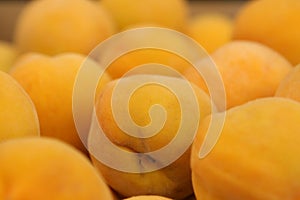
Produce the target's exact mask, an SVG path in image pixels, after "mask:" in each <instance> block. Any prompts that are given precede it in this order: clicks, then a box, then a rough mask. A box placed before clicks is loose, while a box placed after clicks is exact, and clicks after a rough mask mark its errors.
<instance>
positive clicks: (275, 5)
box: [233, 0, 300, 65]
mask: <svg viewBox="0 0 300 200" xmlns="http://www.w3.org/2000/svg"><path fill="white" fill-rule="evenodd" d="M299 10H300V1H299V0H275V1H274V0H261V1H249V2H246V4H245V6H244V7H242V8H241V9H240V11H239V13H238V14H237V16H236V22H235V25H234V33H233V38H234V39H246V40H253V41H258V42H261V43H263V44H265V45H267V46H269V47H271V48H273V49H275V50H276V51H278V52H279V53H281V54H282V55H284V56H285V57H286V58H287V59H288V60H289V61H290V62H291V63H292V64H293V65H296V64H298V63H300V51H299V49H300V37H299V35H300V26H299V21H300V12H299Z"/></svg>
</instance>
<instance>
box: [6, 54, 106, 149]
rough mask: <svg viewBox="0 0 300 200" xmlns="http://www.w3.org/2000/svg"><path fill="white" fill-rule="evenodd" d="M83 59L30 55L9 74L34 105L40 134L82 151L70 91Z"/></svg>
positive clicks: (75, 56) (81, 57) (79, 57)
mask: <svg viewBox="0 0 300 200" xmlns="http://www.w3.org/2000/svg"><path fill="white" fill-rule="evenodd" d="M85 59H86V58H85V56H83V55H80V54H75V53H66V54H60V55H57V56H55V57H48V56H45V55H42V54H36V53H32V54H27V55H24V56H23V57H22V58H20V59H19V60H18V62H17V63H16V64H15V66H14V67H13V69H12V70H11V72H10V74H11V75H12V76H13V77H14V78H15V79H16V80H17V81H18V82H19V83H20V84H21V85H22V86H23V88H24V89H25V90H26V91H27V93H28V94H29V95H30V97H31V98H32V100H33V102H34V104H35V106H36V109H37V113H38V116H39V119H40V125H41V135H42V136H50V137H56V138H59V139H61V140H63V141H65V142H68V143H70V144H72V145H74V146H75V147H77V148H78V149H80V150H82V151H84V152H85V151H86V148H85V147H84V146H83V144H82V142H81V140H80V138H79V136H78V134H77V131H76V128H75V125H74V120H73V113H72V92H73V85H74V82H75V80H76V75H77V72H78V70H79V69H80V66H81V64H83V62H84V61H85ZM99 69H101V68H100V66H99ZM106 78H107V80H106V81H109V80H110V78H109V77H108V76H106ZM106 81H103V84H104V83H105V82H106ZM87 82H88V80H87ZM101 84H102V83H101Z"/></svg>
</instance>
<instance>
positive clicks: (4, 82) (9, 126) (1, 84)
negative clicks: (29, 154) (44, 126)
mask: <svg viewBox="0 0 300 200" xmlns="http://www.w3.org/2000/svg"><path fill="white" fill-rule="evenodd" d="M39 134H40V127H39V120H38V116H37V113H36V110H35V107H34V105H33V103H32V101H31V99H30V97H29V96H28V94H27V93H26V92H25V90H24V89H23V88H22V87H21V85H20V84H19V83H18V82H17V81H15V80H14V79H13V78H12V77H11V76H10V75H8V74H7V73H5V72H2V71H0V141H2V140H5V139H11V138H16V137H24V136H39Z"/></svg>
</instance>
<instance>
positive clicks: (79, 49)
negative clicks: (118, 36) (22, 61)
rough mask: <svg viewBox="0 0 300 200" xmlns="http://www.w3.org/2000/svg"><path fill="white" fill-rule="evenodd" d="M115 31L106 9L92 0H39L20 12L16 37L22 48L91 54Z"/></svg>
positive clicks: (17, 43)
mask: <svg viewBox="0 0 300 200" xmlns="http://www.w3.org/2000/svg"><path fill="white" fill-rule="evenodd" d="M113 33H114V23H113V21H112V19H111V18H110V17H109V15H108V14H107V13H106V11H105V10H104V9H103V8H102V7H101V6H99V5H98V4H96V3H95V2H92V1H89V0H39V1H32V2H29V3H27V5H26V6H25V7H24V9H23V11H22V13H21V14H20V16H19V18H18V21H17V24H16V30H15V36H14V41H15V43H16V45H17V48H18V49H19V50H20V51H21V52H40V53H44V54H49V55H54V54H59V53H63V52H76V53H82V54H88V53H90V51H91V50H92V49H93V48H94V47H96V45H98V44H99V43H100V42H102V41H103V40H105V39H106V38H108V37H109V36H111V35H112V34H113Z"/></svg>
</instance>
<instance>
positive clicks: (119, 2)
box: [100, 0, 189, 31]
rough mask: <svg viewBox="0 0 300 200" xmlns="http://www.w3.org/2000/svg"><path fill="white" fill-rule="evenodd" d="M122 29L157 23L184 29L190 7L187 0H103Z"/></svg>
mask: <svg viewBox="0 0 300 200" xmlns="http://www.w3.org/2000/svg"><path fill="white" fill-rule="evenodd" d="M100 4H101V5H103V7H105V8H106V9H107V10H108V12H109V13H110V14H111V15H112V17H113V19H114V20H115V22H116V24H117V26H118V28H119V29H120V30H122V29H124V28H126V27H128V26H131V25H135V24H145V23H146V24H157V25H159V26H163V27H166V28H171V29H175V30H178V31H183V30H184V29H185V24H186V22H187V19H188V13H189V8H188V4H187V2H186V1H185V0H164V1H160V0H151V1H148V0H101V1H100Z"/></svg>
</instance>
